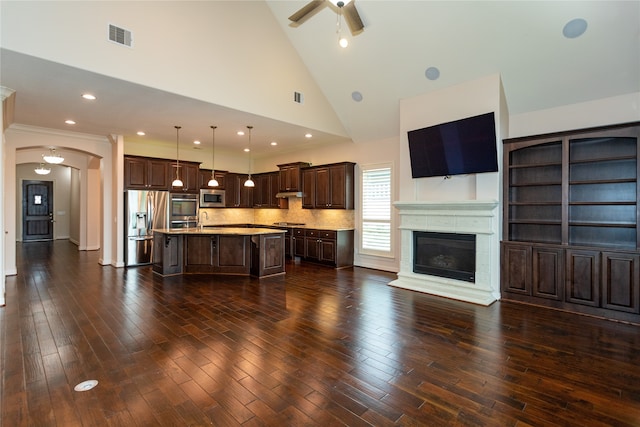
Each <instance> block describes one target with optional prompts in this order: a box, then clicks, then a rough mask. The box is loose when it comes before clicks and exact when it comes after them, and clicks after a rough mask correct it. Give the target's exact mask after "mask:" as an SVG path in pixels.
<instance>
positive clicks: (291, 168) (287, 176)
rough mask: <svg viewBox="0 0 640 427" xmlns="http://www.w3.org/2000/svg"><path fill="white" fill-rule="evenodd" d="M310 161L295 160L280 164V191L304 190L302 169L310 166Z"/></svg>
mask: <svg viewBox="0 0 640 427" xmlns="http://www.w3.org/2000/svg"><path fill="white" fill-rule="evenodd" d="M308 166H309V163H305V162H295V163H286V164H283V165H278V168H279V169H280V172H279V174H280V188H279V190H280V191H283V192H286V191H302V185H301V181H302V175H301V169H302V168H305V167H308Z"/></svg>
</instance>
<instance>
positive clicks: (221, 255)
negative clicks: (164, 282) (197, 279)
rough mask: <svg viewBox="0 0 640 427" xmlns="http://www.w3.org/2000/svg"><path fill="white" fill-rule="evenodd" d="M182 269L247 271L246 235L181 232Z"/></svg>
mask: <svg viewBox="0 0 640 427" xmlns="http://www.w3.org/2000/svg"><path fill="white" fill-rule="evenodd" d="M185 239H186V242H185V248H184V272H185V273H218V274H249V269H250V252H249V250H250V248H249V236H240V235H211V234H205V235H198V234H193V235H185Z"/></svg>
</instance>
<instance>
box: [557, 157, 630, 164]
mask: <svg viewBox="0 0 640 427" xmlns="http://www.w3.org/2000/svg"><path fill="white" fill-rule="evenodd" d="M619 160H633V161H635V160H636V156H635V155H629V156H612V157H598V158H593V159H578V160H569V164H570V165H575V164H580V163H603V162H615V161H619Z"/></svg>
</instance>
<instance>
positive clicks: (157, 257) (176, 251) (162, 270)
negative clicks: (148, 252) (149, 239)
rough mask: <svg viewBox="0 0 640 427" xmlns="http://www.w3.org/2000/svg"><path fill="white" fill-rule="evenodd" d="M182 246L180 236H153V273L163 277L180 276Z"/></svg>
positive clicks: (158, 234)
mask: <svg viewBox="0 0 640 427" xmlns="http://www.w3.org/2000/svg"><path fill="white" fill-rule="evenodd" d="M183 246H184V245H183V237H182V236H172V235H167V234H160V233H156V234H154V236H153V265H152V269H153V271H154V272H155V273H158V274H161V275H163V276H170V275H175V274H182V259H183Z"/></svg>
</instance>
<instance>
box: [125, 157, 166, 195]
mask: <svg viewBox="0 0 640 427" xmlns="http://www.w3.org/2000/svg"><path fill="white" fill-rule="evenodd" d="M170 164H171V162H170V161H169V160H165V159H153V158H147V157H137V156H125V158H124V188H125V189H132V190H168V189H169V187H170V186H171V176H170V173H169V166H170Z"/></svg>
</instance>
